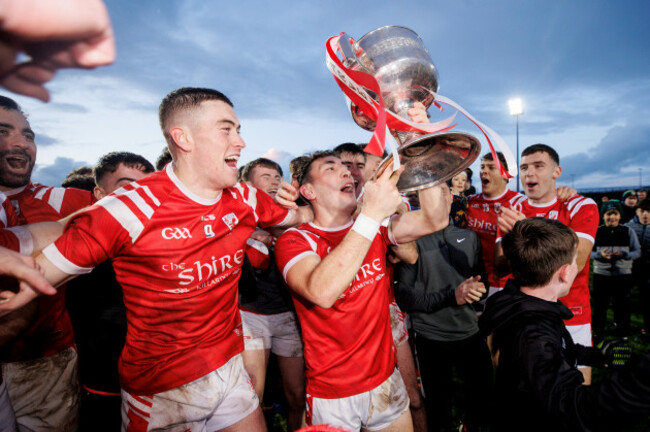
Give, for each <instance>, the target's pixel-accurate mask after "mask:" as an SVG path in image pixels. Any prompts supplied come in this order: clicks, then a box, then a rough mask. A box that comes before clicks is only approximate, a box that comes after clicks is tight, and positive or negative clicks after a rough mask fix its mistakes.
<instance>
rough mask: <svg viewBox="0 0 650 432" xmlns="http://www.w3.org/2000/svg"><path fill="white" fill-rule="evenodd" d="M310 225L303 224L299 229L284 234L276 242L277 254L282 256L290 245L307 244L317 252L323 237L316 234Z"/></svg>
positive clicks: (291, 229) (294, 228)
mask: <svg viewBox="0 0 650 432" xmlns="http://www.w3.org/2000/svg"><path fill="white" fill-rule="evenodd" d="M310 228H312V227H311V226H310V225H309V224H302V225H299V226H297V227H293V228H289V229H287V230H286V231H285V232H283V233H282V234H281V235H280V236H279V237H278V239H277V240H276V242H275V249H274V250H275V253H276V254H281V253H283V252H284V251H285V250H287V246H288V245H291V244H293V245H298V244H302V243H304V244H306V245H308V247H309V249H311V250H312V251H314V252H316V251H317V250H318V245H319V242H320V240H321V236H320V235H319V234H318V233H316V232H314V230H313V228H312V229H310Z"/></svg>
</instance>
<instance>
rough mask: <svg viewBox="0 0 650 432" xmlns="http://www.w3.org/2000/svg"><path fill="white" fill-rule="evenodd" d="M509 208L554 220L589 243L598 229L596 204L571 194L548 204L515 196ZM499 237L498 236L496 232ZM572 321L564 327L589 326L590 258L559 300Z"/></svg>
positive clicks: (592, 241)
mask: <svg viewBox="0 0 650 432" xmlns="http://www.w3.org/2000/svg"><path fill="white" fill-rule="evenodd" d="M511 205H512V207H514V208H517V209H518V210H520V211H521V212H522V213H524V214H525V215H526V216H527V217H543V218H545V219H555V220H558V221H560V222H562V223H563V224H565V225H567V226H568V227H569V228H571V229H572V230H573V231H575V233H576V235H577V236H578V237H579V238H582V239H585V240H588V241H589V242H591V243H592V244H593V243H594V238H595V236H596V231H597V230H598V222H599V220H600V216H599V213H598V205H597V204H596V202H595V201H594V200H592V199H591V198H587V197H583V196H582V195H574V196H572V197H571V198H569V199H568V200H566V201H558V200H557V198H556V199H554V200H553V201H551V202H549V203H543V204H533V203H531V202H530V201H529V200H528V198H527V197H525V196H522V197H515V198H513V199H512V200H511ZM499 237H501V236H500V233H499ZM560 300H562V303H564V305H566V306H567V307H568V308H569V309H571V312H573V318H571V319H570V320H567V321H566V324H567V325H582V324H589V323H591V303H590V300H589V256H588V257H587V263H586V264H585V266H584V268H583V269H582V271H581V272H580V273H578V276H576V279H575V281H574V282H573V285H572V286H571V290H570V291H569V294H567V295H566V296H564V297H562V298H561V299H560Z"/></svg>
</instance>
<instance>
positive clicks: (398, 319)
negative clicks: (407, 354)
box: [388, 300, 409, 347]
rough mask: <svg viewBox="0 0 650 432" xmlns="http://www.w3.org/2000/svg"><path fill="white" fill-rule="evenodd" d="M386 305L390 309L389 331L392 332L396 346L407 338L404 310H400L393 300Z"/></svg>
mask: <svg viewBox="0 0 650 432" xmlns="http://www.w3.org/2000/svg"><path fill="white" fill-rule="evenodd" d="M388 307H389V310H390V331H391V332H392V333H393V343H394V344H395V346H396V347H398V346H400V345H401V344H403V343H404V342H406V341H407V340H408V339H409V332H408V329H407V328H406V312H402V310H401V309H400V308H399V306H397V303H396V302H395V300H393V301H392V302H391V303H390V304H389V305H388Z"/></svg>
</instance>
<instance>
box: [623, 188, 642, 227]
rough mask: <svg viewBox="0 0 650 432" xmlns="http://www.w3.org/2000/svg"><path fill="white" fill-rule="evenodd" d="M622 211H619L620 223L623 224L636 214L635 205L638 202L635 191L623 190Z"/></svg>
mask: <svg viewBox="0 0 650 432" xmlns="http://www.w3.org/2000/svg"><path fill="white" fill-rule="evenodd" d="M622 201H623V212H622V213H621V223H622V224H625V223H628V222H629V221H631V220H632V219H633V218H634V216H635V215H636V213H635V212H636V205H637V203H638V202H639V200H638V197H637V196H636V192H635V191H633V190H631V189H630V190H626V191H625V192H623V198H622Z"/></svg>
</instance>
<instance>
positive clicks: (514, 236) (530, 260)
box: [501, 217, 578, 287]
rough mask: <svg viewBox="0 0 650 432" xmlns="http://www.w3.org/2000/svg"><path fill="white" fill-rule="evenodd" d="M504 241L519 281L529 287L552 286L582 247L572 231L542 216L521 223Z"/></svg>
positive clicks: (505, 251)
mask: <svg viewBox="0 0 650 432" xmlns="http://www.w3.org/2000/svg"><path fill="white" fill-rule="evenodd" d="M501 242H502V245H503V252H504V254H505V256H506V257H507V258H508V261H509V262H510V269H511V270H512V274H513V276H514V277H515V280H516V281H517V282H518V283H519V284H520V286H529V287H540V286H544V285H546V284H547V283H549V282H550V281H551V278H552V277H553V274H554V273H555V272H556V271H557V270H558V269H559V268H560V267H562V266H563V265H565V264H571V263H572V262H573V258H574V257H575V254H576V251H577V248H578V236H577V235H576V233H575V232H573V230H572V229H571V228H569V227H568V226H566V225H564V224H563V223H561V222H558V221H556V220H553V219H544V218H539V217H532V218H527V219H523V220H520V221H518V222H517V223H515V225H514V227H513V228H512V230H511V231H510V232H508V233H507V234H506V235H504V236H503V239H502V240H501Z"/></svg>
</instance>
